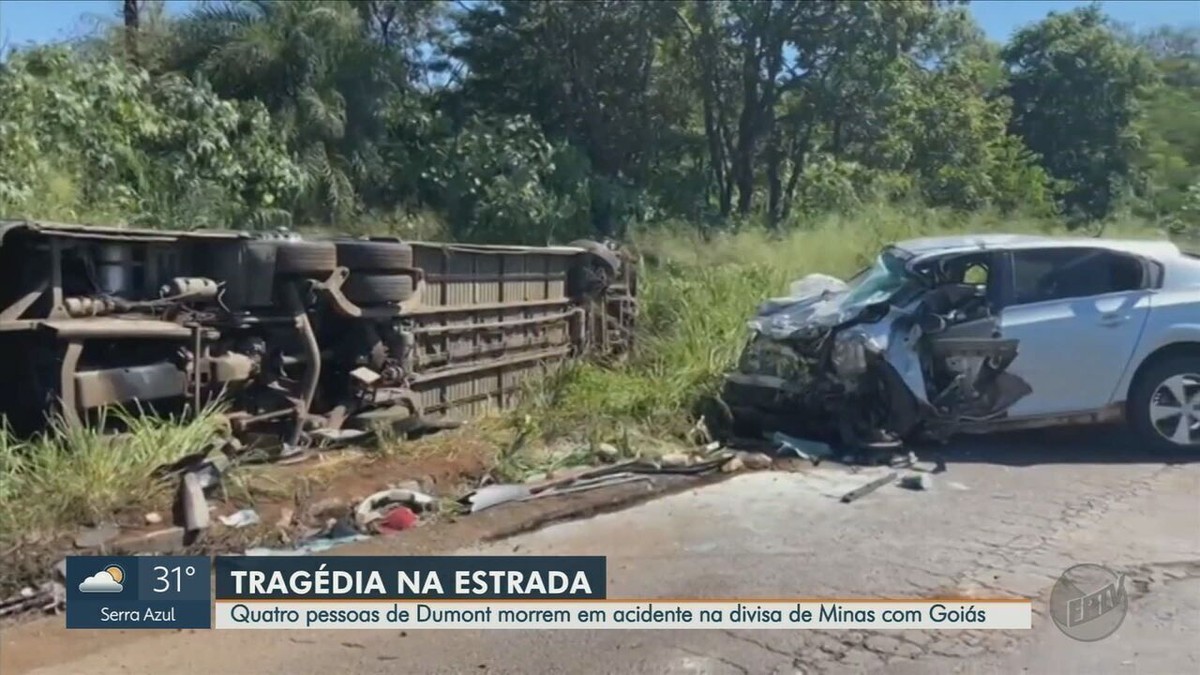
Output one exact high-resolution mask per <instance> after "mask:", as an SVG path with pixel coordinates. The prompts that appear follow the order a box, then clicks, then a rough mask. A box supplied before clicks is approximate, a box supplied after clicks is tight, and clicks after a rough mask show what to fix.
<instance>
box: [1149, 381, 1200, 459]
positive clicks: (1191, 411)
mask: <svg viewBox="0 0 1200 675" xmlns="http://www.w3.org/2000/svg"><path fill="white" fill-rule="evenodd" d="M1150 423H1151V425H1153V427H1154V430H1155V431H1157V432H1158V434H1159V435H1160V436H1162V437H1163V438H1164V439H1166V440H1167V441H1169V442H1171V443H1173V444H1175V445H1194V444H1196V443H1200V375H1197V374H1192V373H1186V374H1184V373H1181V374H1179V375H1172V376H1171V377H1168V378H1167V379H1166V380H1164V381H1162V382H1161V383H1160V384H1159V385H1158V386H1157V387H1155V389H1154V394H1153V395H1152V396H1151V397H1150Z"/></svg>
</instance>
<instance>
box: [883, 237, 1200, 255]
mask: <svg viewBox="0 0 1200 675" xmlns="http://www.w3.org/2000/svg"><path fill="white" fill-rule="evenodd" d="M1073 247H1081V248H1082V247H1087V248H1106V249H1110V250H1113V251H1123V252H1126V253H1133V254H1136V255H1143V256H1147V257H1151V258H1164V257H1174V256H1178V255H1180V253H1179V247H1178V246H1176V245H1175V244H1174V243H1172V242H1170V241H1167V240H1166V239H1161V240H1155V239H1103V238H1098V237H1047V236H1039V235H1032V234H963V235H950V236H942V237H922V238H919V239H909V240H906V241H901V242H897V243H895V244H893V245H892V248H895V249H899V250H900V251H902V252H904V253H905V254H907V256H908V257H910V258H912V259H914V260H916V259H921V258H928V257H933V256H940V255H944V254H952V253H966V252H968V251H986V250H993V251H995V250H1020V249H1038V248H1073Z"/></svg>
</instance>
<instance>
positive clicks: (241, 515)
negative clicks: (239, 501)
mask: <svg viewBox="0 0 1200 675" xmlns="http://www.w3.org/2000/svg"><path fill="white" fill-rule="evenodd" d="M220 521H221V524H222V525H224V526H226V527H235V528H242V527H250V526H251V525H257V524H259V523H261V522H262V519H261V518H259V517H258V512H257V511H255V510H254V509H242V510H241V511H235V512H233V513H231V514H229V515H227V516H221V517H220Z"/></svg>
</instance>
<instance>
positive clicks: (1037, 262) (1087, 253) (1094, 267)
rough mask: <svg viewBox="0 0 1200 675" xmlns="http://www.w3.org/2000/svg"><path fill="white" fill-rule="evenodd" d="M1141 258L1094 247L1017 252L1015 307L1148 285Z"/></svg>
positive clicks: (1015, 259) (1014, 278) (1015, 256)
mask: <svg viewBox="0 0 1200 675" xmlns="http://www.w3.org/2000/svg"><path fill="white" fill-rule="evenodd" d="M1144 277H1145V272H1144V270H1143V267H1142V264H1141V261H1140V260H1138V259H1137V258H1135V257H1133V256H1129V255H1124V254H1121V253H1116V252H1114V251H1107V250H1103V249H1092V248H1059V249H1037V250H1028V251H1015V252H1014V253H1013V290H1014V298H1013V301H1014V304H1018V305H1023V304H1029V303H1033V302H1045V301H1047V300H1062V299H1067V298H1083V297H1088V296H1092V295H1102V294H1104V293H1117V292H1120V291H1132V290H1136V289H1139V288H1143V287H1144V286H1145V278H1144Z"/></svg>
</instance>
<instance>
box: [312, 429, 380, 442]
mask: <svg viewBox="0 0 1200 675" xmlns="http://www.w3.org/2000/svg"><path fill="white" fill-rule="evenodd" d="M309 434H310V435H311V436H312V437H313V438H315V439H317V440H319V441H324V442H325V443H349V442H350V441H357V440H359V439H362V438H365V437H366V436H370V435H371V432H370V431H365V430H363V429H329V428H327V427H321V428H320V429H314V430H312V431H310V432H309Z"/></svg>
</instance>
